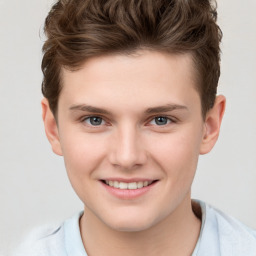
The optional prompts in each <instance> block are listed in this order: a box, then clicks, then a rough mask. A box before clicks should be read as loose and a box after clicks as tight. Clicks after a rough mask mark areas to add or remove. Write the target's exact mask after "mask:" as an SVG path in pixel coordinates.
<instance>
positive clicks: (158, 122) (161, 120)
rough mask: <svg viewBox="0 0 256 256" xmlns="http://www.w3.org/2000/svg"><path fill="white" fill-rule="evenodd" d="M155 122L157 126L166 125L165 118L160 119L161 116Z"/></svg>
mask: <svg viewBox="0 0 256 256" xmlns="http://www.w3.org/2000/svg"><path fill="white" fill-rule="evenodd" d="M155 121H156V124H158V125H165V124H167V118H166V117H162V116H159V117H156V118H155Z"/></svg>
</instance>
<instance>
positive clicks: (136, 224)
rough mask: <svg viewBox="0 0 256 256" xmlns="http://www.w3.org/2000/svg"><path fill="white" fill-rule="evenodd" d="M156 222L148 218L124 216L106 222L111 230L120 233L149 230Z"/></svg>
mask: <svg viewBox="0 0 256 256" xmlns="http://www.w3.org/2000/svg"><path fill="white" fill-rule="evenodd" d="M154 223H155V222H154V221H153V220H151V219H150V218H146V216H145V215H144V216H142V217H141V218H138V216H126V218H125V217H124V216H123V217H121V218H115V219H114V221H113V219H112V220H111V221H109V222H105V224H107V225H108V226H109V227H110V228H111V229H113V230H116V231H120V232H139V231H144V230H147V229H149V228H150V227H152V226H153V225H154Z"/></svg>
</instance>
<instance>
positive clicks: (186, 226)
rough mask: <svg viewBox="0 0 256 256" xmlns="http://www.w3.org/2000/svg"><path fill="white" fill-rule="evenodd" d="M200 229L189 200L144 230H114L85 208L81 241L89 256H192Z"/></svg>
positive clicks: (81, 227) (81, 224)
mask: <svg viewBox="0 0 256 256" xmlns="http://www.w3.org/2000/svg"><path fill="white" fill-rule="evenodd" d="M200 226H201V222H200V220H199V219H198V218H197V217H196V216H195V215H194V213H193V210H192V206H191V200H190V196H189V197H188V198H186V199H185V200H184V201H183V202H182V203H181V204H180V205H179V206H178V207H177V208H176V210H175V211H174V212H173V213H172V214H170V215H169V216H167V217H166V218H165V219H164V220H162V221H161V222H159V223H157V224H156V225H154V226H153V227H150V228H149V229H147V230H142V231H136V232H123V231H117V230H114V229H112V228H110V227H108V226H107V225H105V224H104V223H103V222H102V221H101V220H99V219H98V218H97V217H96V216H95V215H94V214H93V213H92V212H90V210H88V209H87V208H85V213H84V215H83V216H82V218H81V220H80V230H81V235H82V240H83V243H84V246H85V249H86V251H87V253H88V255H90V256H95V255H123V256H128V255H134V256H137V255H148V256H153V255H176V256H187V255H191V254H192V253H193V250H194V248H195V246H196V242H197V240H198V237H199V233H200ZM88 234H89V235H88ZM99 245H100V246H99Z"/></svg>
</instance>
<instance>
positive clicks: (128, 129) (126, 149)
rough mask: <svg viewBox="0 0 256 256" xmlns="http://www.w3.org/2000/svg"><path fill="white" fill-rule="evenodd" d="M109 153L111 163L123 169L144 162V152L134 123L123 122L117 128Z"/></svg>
mask: <svg viewBox="0 0 256 256" xmlns="http://www.w3.org/2000/svg"><path fill="white" fill-rule="evenodd" d="M111 155H112V157H111V159H112V163H113V164H114V165H118V166H120V167H122V168H125V169H132V168H134V167H135V166H138V165H142V164H144V162H145V160H146V152H145V150H144V149H143V145H142V143H141V134H140V132H139V130H138V129H137V128H136V126H135V125H132V124H124V125H122V126H121V127H119V128H118V129H117V131H116V136H115V139H114V141H113V147H112V152H111Z"/></svg>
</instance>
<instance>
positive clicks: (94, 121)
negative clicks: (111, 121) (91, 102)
mask: <svg viewBox="0 0 256 256" xmlns="http://www.w3.org/2000/svg"><path fill="white" fill-rule="evenodd" d="M83 122H85V123H86V124H88V125H91V126H100V125H102V124H105V121H104V120H103V119H102V118H101V117H99V116H90V117H87V118H85V119H84V120H83Z"/></svg>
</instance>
